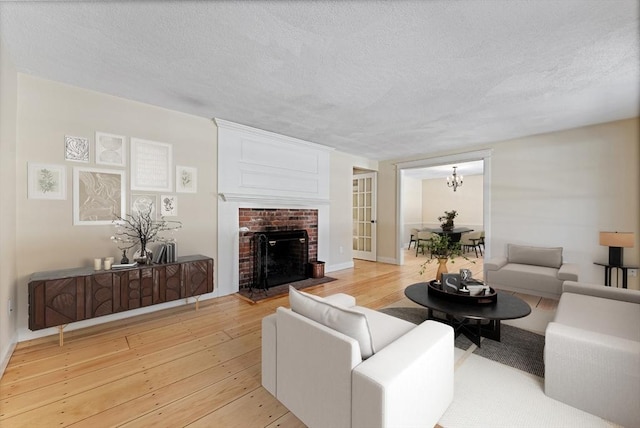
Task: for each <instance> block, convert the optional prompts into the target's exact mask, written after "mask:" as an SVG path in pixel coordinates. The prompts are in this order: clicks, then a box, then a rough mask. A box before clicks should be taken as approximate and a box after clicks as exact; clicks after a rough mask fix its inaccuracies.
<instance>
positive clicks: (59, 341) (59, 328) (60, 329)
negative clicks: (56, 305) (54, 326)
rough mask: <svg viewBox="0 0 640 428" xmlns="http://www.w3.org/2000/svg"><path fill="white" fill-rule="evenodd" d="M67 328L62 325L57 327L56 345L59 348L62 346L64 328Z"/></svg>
mask: <svg viewBox="0 0 640 428" xmlns="http://www.w3.org/2000/svg"><path fill="white" fill-rule="evenodd" d="M66 326H67V324H63V325H59V326H58V345H59V346H64V331H63V330H64V328H65V327H66Z"/></svg>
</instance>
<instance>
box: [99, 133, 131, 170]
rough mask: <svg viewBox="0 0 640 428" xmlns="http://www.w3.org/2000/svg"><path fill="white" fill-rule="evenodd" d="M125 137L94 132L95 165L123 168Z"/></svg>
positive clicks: (125, 146) (125, 154)
mask: <svg viewBox="0 0 640 428" xmlns="http://www.w3.org/2000/svg"><path fill="white" fill-rule="evenodd" d="M126 150H127V137H125V136H122V135H114V134H106V133H104V132H96V150H95V152H96V164H100V165H111V166H125V165H126V160H127V151H126Z"/></svg>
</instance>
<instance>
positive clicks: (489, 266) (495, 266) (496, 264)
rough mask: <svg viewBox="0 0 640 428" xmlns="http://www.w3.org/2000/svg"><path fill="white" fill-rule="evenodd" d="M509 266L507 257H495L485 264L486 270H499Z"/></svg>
mask: <svg viewBox="0 0 640 428" xmlns="http://www.w3.org/2000/svg"><path fill="white" fill-rule="evenodd" d="M506 264H507V258H506V257H494V258H492V259H491V260H487V261H485V262H484V270H485V271H487V270H499V269H501V268H502V267H503V266H504V265H506Z"/></svg>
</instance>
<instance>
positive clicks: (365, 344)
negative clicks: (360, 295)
mask: <svg viewBox="0 0 640 428" xmlns="http://www.w3.org/2000/svg"><path fill="white" fill-rule="evenodd" d="M289 304H290V305H291V310H292V311H294V312H296V313H298V314H300V315H302V316H304V317H307V318H309V319H311V320H313V321H315V322H317V323H320V324H322V325H324V326H326V327H329V328H331V329H333V330H336V331H338V332H340V333H342V334H344V335H347V336H349V337H351V338H353V339H355V340H357V341H358V344H359V345H360V353H361V355H362V359H366V358H369V357H370V356H371V355H373V353H374V352H375V350H374V346H373V340H372V338H371V331H370V330H369V323H368V322H367V317H366V316H365V315H364V314H362V313H360V312H357V311H354V310H351V309H347V308H344V307H341V306H338V305H333V304H331V303H328V302H326V301H325V300H324V299H323V298H322V297H319V296H314V295H312V294H308V293H305V292H302V291H298V290H296V289H295V288H294V287H291V286H290V287H289Z"/></svg>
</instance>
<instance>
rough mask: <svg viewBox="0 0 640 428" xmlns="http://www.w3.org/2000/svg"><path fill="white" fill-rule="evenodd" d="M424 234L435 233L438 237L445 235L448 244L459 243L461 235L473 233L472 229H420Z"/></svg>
mask: <svg viewBox="0 0 640 428" xmlns="http://www.w3.org/2000/svg"><path fill="white" fill-rule="evenodd" d="M422 230H423V231H426V232H432V233H437V234H438V235H441V236H442V235H447V236H449V242H460V238H461V237H462V234H463V233H467V232H473V229H471V228H468V227H454V228H453V229H451V230H442V228H424V229H422Z"/></svg>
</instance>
